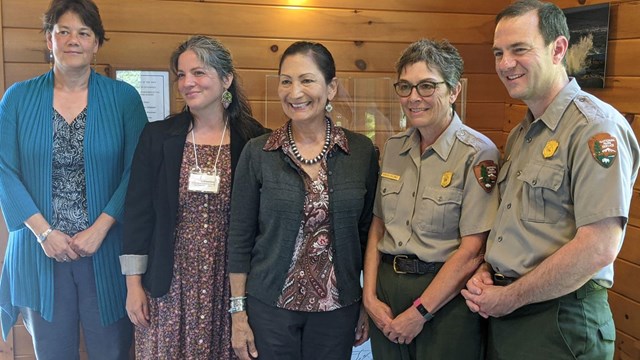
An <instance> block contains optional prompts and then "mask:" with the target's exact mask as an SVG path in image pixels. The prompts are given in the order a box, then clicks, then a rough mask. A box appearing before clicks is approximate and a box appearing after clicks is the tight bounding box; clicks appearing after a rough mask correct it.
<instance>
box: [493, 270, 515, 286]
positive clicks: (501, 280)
mask: <svg viewBox="0 0 640 360" xmlns="http://www.w3.org/2000/svg"><path fill="white" fill-rule="evenodd" d="M493 280H494V282H495V284H494V285H498V286H506V285H509V284H510V283H511V282H510V279H508V278H507V277H506V276H504V275H503V274H500V273H495V274H493Z"/></svg>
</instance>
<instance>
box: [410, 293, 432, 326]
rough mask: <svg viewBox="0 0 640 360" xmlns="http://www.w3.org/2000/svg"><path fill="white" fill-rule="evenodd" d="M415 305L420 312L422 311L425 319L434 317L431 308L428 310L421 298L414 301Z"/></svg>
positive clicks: (421, 313)
mask: <svg viewBox="0 0 640 360" xmlns="http://www.w3.org/2000/svg"><path fill="white" fill-rule="evenodd" d="M413 306H414V307H415V308H416V309H417V310H418V312H420V315H422V317H423V318H424V319H425V321H429V320H431V319H433V314H432V313H430V312H429V310H427V309H426V308H425V307H424V305H422V301H420V298H417V299H416V300H415V301H414V302H413Z"/></svg>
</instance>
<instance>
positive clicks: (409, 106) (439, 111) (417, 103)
mask: <svg viewBox="0 0 640 360" xmlns="http://www.w3.org/2000/svg"><path fill="white" fill-rule="evenodd" d="M398 81H399V82H408V83H410V84H412V85H416V84H419V83H421V82H425V81H428V82H432V83H439V82H442V81H443V77H442V75H441V74H440V72H439V71H434V70H432V69H430V68H429V67H428V66H427V63H426V62H424V61H420V62H416V63H413V64H409V65H407V66H405V67H404V69H402V71H401V72H400V76H399V78H398ZM459 92H460V86H457V87H456V89H455V91H449V88H448V87H447V86H446V84H439V85H437V86H436V89H435V92H434V93H433V95H431V96H428V97H424V96H420V94H418V92H417V91H416V89H415V88H413V89H411V94H409V96H407V97H400V105H402V110H403V111H404V114H405V116H406V117H407V119H408V120H409V122H410V123H411V126H413V127H416V128H429V130H433V131H442V130H444V129H445V128H446V127H447V125H448V124H449V121H450V120H451V116H452V114H453V110H452V108H451V104H453V103H454V102H455V101H456V98H457V97H458V93H459Z"/></svg>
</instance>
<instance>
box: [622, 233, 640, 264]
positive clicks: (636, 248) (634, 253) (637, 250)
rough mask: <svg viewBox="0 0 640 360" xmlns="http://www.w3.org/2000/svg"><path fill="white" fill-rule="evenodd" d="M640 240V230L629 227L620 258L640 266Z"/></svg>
mask: <svg viewBox="0 0 640 360" xmlns="http://www.w3.org/2000/svg"><path fill="white" fill-rule="evenodd" d="M638 239H640V228H638V227H636V226H627V232H626V233H625V240H624V242H623V243H622V249H620V254H618V258H620V259H624V260H626V261H628V262H630V263H633V264H636V265H640V241H638Z"/></svg>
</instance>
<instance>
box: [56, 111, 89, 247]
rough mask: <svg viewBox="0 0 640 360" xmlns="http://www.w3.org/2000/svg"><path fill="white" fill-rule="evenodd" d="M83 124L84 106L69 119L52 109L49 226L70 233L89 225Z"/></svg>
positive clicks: (84, 117) (84, 118)
mask: <svg viewBox="0 0 640 360" xmlns="http://www.w3.org/2000/svg"><path fill="white" fill-rule="evenodd" d="M86 124H87V108H86V107H85V108H84V110H82V111H81V112H80V114H78V116H76V118H75V119H73V122H71V123H67V121H66V120H65V119H64V117H62V115H60V114H59V113H58V112H57V111H56V110H55V109H54V110H53V159H52V165H53V166H52V169H53V175H52V182H51V185H52V206H53V218H52V220H51V226H52V227H53V228H54V229H58V230H60V231H62V232H63V233H65V234H67V235H69V236H73V235H75V234H76V233H78V232H80V231H82V230H85V229H86V228H88V227H89V215H88V212H87V194H86V192H87V185H86V181H85V172H84V144H83V143H84V130H85V127H86Z"/></svg>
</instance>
